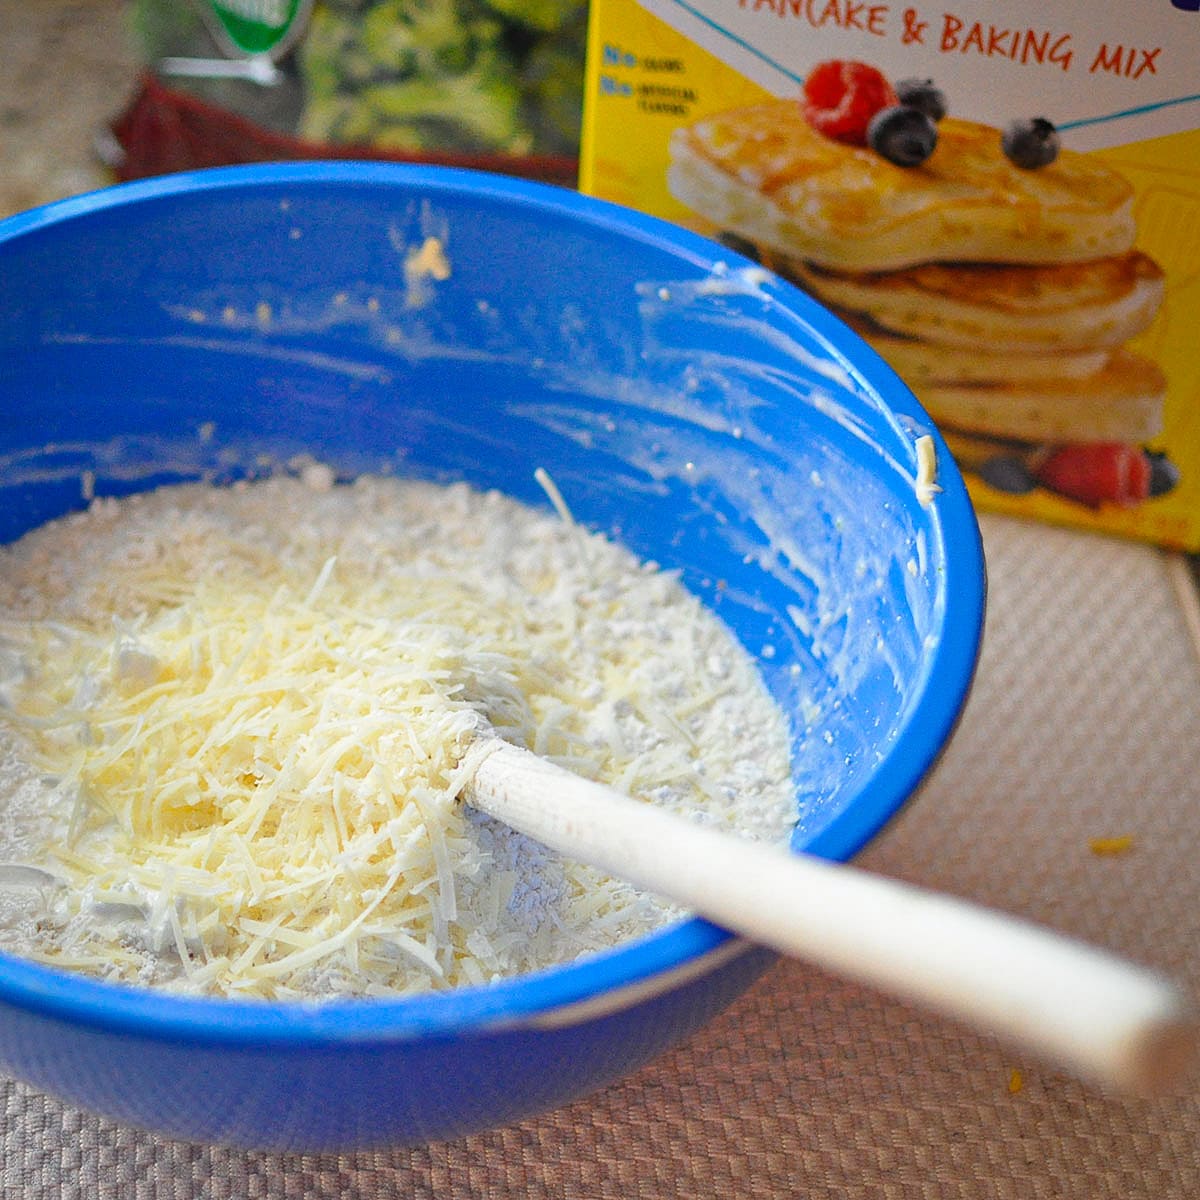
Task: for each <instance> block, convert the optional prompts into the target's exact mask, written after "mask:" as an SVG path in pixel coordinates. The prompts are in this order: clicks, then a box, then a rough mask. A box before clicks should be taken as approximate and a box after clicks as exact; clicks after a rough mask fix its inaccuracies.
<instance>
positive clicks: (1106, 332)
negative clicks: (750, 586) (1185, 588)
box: [580, 0, 1200, 551]
mask: <svg viewBox="0 0 1200 1200" xmlns="http://www.w3.org/2000/svg"><path fill="white" fill-rule="evenodd" d="M1197 63H1200V0H1139V2H1138V3H1136V4H1133V3H1126V4H1119V5H1118V4H1112V5H1109V4H1102V5H1098V4H1095V3H1093V2H1092V0H1052V2H1046V3H1041V4H1034V3H1032V2H1024V0H1022V2H1017V0H1013V2H1009V3H995V2H994V0H992V2H985V0H954V3H953V6H952V7H941V6H938V5H932V4H924V3H918V4H905V5H899V4H895V5H894V4H876V3H870V2H860V0H592V5H591V13H590V29H589V41H588V62H587V74H586V92H585V111H584V136H583V144H582V148H581V176H580V185H581V188H582V189H583V190H584V191H586V192H589V193H591V194H593V195H597V196H601V197H604V198H606V199H609V200H615V201H617V202H619V203H622V204H626V205H629V206H631V207H634V208H640V209H642V210H644V211H647V212H651V213H654V214H656V215H658V216H662V217H666V218H668V219H670V220H673V221H676V222H678V223H680V224H683V225H687V226H690V227H692V228H694V229H697V230H698V231H700V232H702V233H706V234H708V235H710V236H713V237H717V238H719V239H721V240H722V241H725V242H726V243H727V244H728V245H729V246H730V247H732V248H734V249H736V250H737V251H739V252H740V253H742V254H745V255H747V256H749V257H751V258H753V259H756V260H758V261H759V262H761V263H762V264H763V265H765V266H768V267H770V268H771V269H772V270H774V271H776V272H778V273H779V274H780V275H782V276H785V277H786V278H788V279H790V280H791V281H792V282H793V283H795V284H797V285H798V286H800V287H801V288H803V289H805V290H806V291H808V292H809V293H811V294H812V295H813V296H815V297H816V298H817V299H819V300H820V301H821V302H822V303H824V304H825V305H826V306H828V307H830V308H832V309H833V310H835V311H836V312H837V313H838V314H839V315H840V316H841V317H842V318H843V319H844V320H845V321H846V322H847V323H848V324H850V325H851V326H852V327H853V328H854V329H856V330H857V331H858V332H859V333H860V334H861V335H862V336H863V337H864V338H865V339H866V341H867V342H868V343H869V344H870V345H871V346H872V347H873V348H874V349H875V350H877V351H878V353H879V354H880V355H882V356H883V357H884V358H885V359H887V360H888V361H889V362H890V363H891V364H892V366H893V367H894V368H895V369H896V370H897V372H898V373H899V374H900V375H901V376H902V377H903V378H904V379H905V381H906V382H907V383H908V384H909V386H910V387H911V388H912V389H913V391H914V392H915V393H916V395H917V397H918V398H919V399H920V400H921V402H922V404H923V405H924V407H925V409H926V410H927V411H928V412H929V414H930V415H931V416H932V417H933V418H934V420H935V421H936V422H937V424H938V426H939V428H940V429H941V431H942V433H943V434H944V436H945V438H946V441H947V443H948V444H949V446H950V448H951V449H952V451H953V452H954V454H955V455H956V457H957V458H958V460H959V463H960V465H961V466H962V467H963V468H964V470H965V472H966V474H967V480H968V485H969V487H970V488H971V492H972V496H973V497H974V499H975V501H976V503H977V504H978V505H979V507H980V508H986V509H992V510H999V511H1004V512H1009V513H1017V514H1025V515H1030V516H1035V517H1040V518H1044V519H1047V520H1051V521H1056V522H1059V523H1071V524H1078V525H1082V526H1086V527H1090V528H1093V529H1098V530H1105V531H1108V532H1112V533H1117V534H1122V535H1126V536H1131V537H1138V538H1143V539H1146V540H1149V541H1154V542H1158V543H1161V544H1163V545H1166V546H1171V547H1176V548H1182V549H1188V550H1192V551H1195V550H1200V333H1198V332H1197V331H1198V329H1200V74H1198V73H1197V70H1196V66H1197Z"/></svg>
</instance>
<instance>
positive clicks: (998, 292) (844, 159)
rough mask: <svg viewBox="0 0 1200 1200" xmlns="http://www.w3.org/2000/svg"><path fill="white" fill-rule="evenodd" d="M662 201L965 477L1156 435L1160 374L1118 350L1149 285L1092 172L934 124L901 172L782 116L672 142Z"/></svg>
mask: <svg viewBox="0 0 1200 1200" xmlns="http://www.w3.org/2000/svg"><path fill="white" fill-rule="evenodd" d="M669 186H670V189H671V191H672V193H673V194H674V195H675V197H676V198H677V199H679V200H681V201H683V202H684V203H685V204H687V205H688V206H689V207H691V208H692V209H694V210H695V211H696V212H697V213H698V214H700V215H701V216H702V217H704V218H705V219H706V220H708V221H710V222H712V223H713V225H714V226H716V228H717V229H718V230H721V231H723V232H725V233H731V234H733V235H736V238H737V239H739V240H744V242H745V243H749V244H750V245H751V246H752V247H753V249H754V252H755V254H756V256H757V257H759V258H760V259H761V261H763V262H764V263H765V264H766V265H768V266H770V267H772V268H773V269H774V270H776V271H778V272H779V273H780V274H781V275H784V276H785V277H787V278H790V279H792V280H793V281H794V282H796V283H798V284H800V285H801V286H802V287H804V288H805V289H806V290H808V291H809V292H811V293H812V294H813V295H814V296H816V297H817V298H818V299H820V300H821V301H822V302H824V303H825V304H827V305H829V306H830V307H832V308H834V309H835V310H836V311H837V312H838V313H839V314H840V315H841V316H843V317H844V318H845V319H846V320H847V321H848V322H849V323H850V324H851V325H852V326H854V328H856V329H857V330H858V331H859V333H861V334H862V336H863V337H864V338H865V339H866V340H867V341H868V342H869V343H870V344H871V345H872V346H874V347H875V348H876V349H877V350H878V351H879V353H880V354H881V355H883V357H884V358H886V359H887V360H888V361H889V362H890V363H891V364H892V365H893V366H894V367H895V369H896V370H897V372H898V373H899V374H900V375H901V376H902V377H903V378H904V380H905V381H906V382H907V383H908V385H909V386H910V387H911V388H912V389H913V391H914V392H915V393H916V395H917V397H918V399H919V400H920V401H921V403H922V405H923V406H924V407H925V409H926V410H927V411H928V412H929V414H930V416H932V417H933V418H934V420H936V421H937V422H938V425H939V426H940V427H941V428H942V430H943V432H944V433H945V434H946V435H947V438H948V440H949V441H950V444H951V446H952V447H953V448H954V449H955V451H956V453H958V454H959V455H960V457H962V458H963V459H964V465H966V466H978V465H979V464H980V463H981V462H983V461H986V460H987V459H988V458H989V457H991V456H993V455H998V454H1009V455H1011V454H1013V453H1014V452H1015V453H1019V454H1025V455H1027V456H1028V457H1031V458H1035V457H1036V455H1037V454H1038V453H1045V452H1046V450H1047V448H1050V447H1061V446H1064V445H1073V444H1081V443H1082V444H1087V443H1101V442H1102V443H1122V444H1126V445H1129V446H1141V445H1142V444H1143V443H1145V442H1147V441H1149V440H1150V439H1152V438H1154V437H1155V436H1156V435H1157V434H1158V433H1159V432H1160V430H1161V428H1162V411H1163V400H1164V396H1165V392H1166V383H1165V380H1164V378H1163V375H1162V372H1161V371H1160V370H1159V368H1158V366H1157V365H1156V364H1155V363H1153V362H1151V361H1150V360H1148V359H1146V358H1143V357H1141V356H1140V355H1137V354H1134V353H1132V352H1131V351H1129V350H1127V349H1124V348H1123V344H1124V343H1125V342H1126V341H1127V340H1128V339H1129V338H1131V337H1133V336H1134V335H1135V334H1137V333H1139V332H1141V331H1142V330H1144V329H1145V328H1146V327H1147V326H1148V325H1149V324H1150V322H1151V321H1152V320H1153V319H1154V316H1155V314H1156V312H1157V311H1158V309H1159V306H1160V305H1161V303H1162V298H1163V275H1162V271H1161V269H1160V268H1159V267H1158V265H1157V264H1156V263H1155V262H1154V261H1153V260H1152V259H1150V258H1148V257H1147V256H1146V255H1145V254H1142V253H1140V252H1139V251H1137V250H1135V249H1133V243H1134V237H1135V233H1136V230H1135V227H1134V221H1133V211H1132V206H1133V189H1132V187H1131V186H1130V184H1129V183H1128V182H1127V181H1126V180H1125V179H1123V178H1122V177H1121V176H1120V175H1118V174H1116V173H1115V172H1114V171H1112V170H1110V169H1109V168H1107V167H1105V166H1103V165H1102V164H1100V163H1098V162H1096V161H1095V160H1093V159H1090V158H1088V157H1085V156H1083V155H1080V154H1075V153H1072V152H1070V151H1066V150H1064V151H1062V152H1061V153H1060V154H1059V156H1058V158H1057V160H1056V161H1055V162H1053V163H1051V164H1050V165H1048V166H1045V167H1041V168H1038V169H1036V170H1029V169H1023V168H1021V167H1018V166H1015V165H1014V164H1013V163H1011V162H1010V161H1009V160H1008V159H1007V158H1006V157H1005V155H1004V153H1003V150H1002V148H1001V143H1000V133H999V131H998V130H996V129H994V128H991V127H990V126H986V125H980V124H975V123H973V122H969V121H961V120H956V119H952V118H946V119H944V120H943V121H941V123H940V124H939V125H938V141H937V146H936V149H935V150H934V152H933V154H932V155H931V156H930V157H929V158H928V159H927V160H926V161H925V162H924V163H923V164H921V165H920V166H917V167H901V166H896V165H895V164H893V163H891V162H889V161H888V160H887V159H885V158H883V157H882V156H881V155H880V154H878V153H876V152H875V151H874V150H872V149H869V148H868V147H865V146H862V147H860V146H853V145H847V144H845V143H842V142H838V141H834V140H832V139H830V138H828V137H825V136H824V135H822V134H820V133H818V132H817V131H816V130H814V129H812V128H811V127H810V126H809V124H808V123H807V121H806V120H805V119H804V116H803V114H802V111H801V107H800V105H799V104H798V103H796V102H793V101H787V100H781V101H777V102H772V103H767V104H762V105H757V106H754V107H750V108H743V109H736V110H732V111H728V112H724V113H720V114H717V115H715V116H711V117H708V118H705V119H703V120H700V121H698V122H697V123H695V124H694V125H691V126H689V127H687V128H682V129H679V130H677V131H676V133H675V136H674V138H673V140H672V143H671V167H670V172H669Z"/></svg>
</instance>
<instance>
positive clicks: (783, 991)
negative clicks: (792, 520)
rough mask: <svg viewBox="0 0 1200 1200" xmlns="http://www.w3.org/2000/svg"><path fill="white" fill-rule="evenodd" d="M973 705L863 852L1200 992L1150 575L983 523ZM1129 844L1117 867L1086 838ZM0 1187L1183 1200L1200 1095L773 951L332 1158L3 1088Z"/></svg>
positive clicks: (1197, 922)
mask: <svg viewBox="0 0 1200 1200" xmlns="http://www.w3.org/2000/svg"><path fill="white" fill-rule="evenodd" d="M983 524H984V534H985V539H984V540H985V543H986V548H987V552H988V558H989V563H990V570H991V605H990V612H989V620H988V628H987V635H986V640H985V647H984V655H983V660H982V663H981V667H980V675H979V679H978V682H977V686H976V689H975V692H974V694H973V696H972V699H971V701H970V703H969V705H968V708H967V712H966V715H965V717H964V720H963V723H962V726H961V728H960V730H959V733H958V735H957V737H956V739H955V741H954V743H953V745H952V746H951V748H950V750H949V752H948V753H947V755H946V757H945V758H944V760H943V761H942V763H941V765H940V766H939V768H938V769H937V771H936V773H935V775H934V777H933V778H932V779H931V780H930V782H929V783H928V784H927V785H926V787H925V789H924V790H923V792H922V793H921V795H920V796H919V797H917V798H916V799H915V800H914V801H913V803H912V804H911V805H910V806H909V807H908V809H907V810H906V811H905V813H904V814H903V815H902V816H901V818H900V819H899V820H897V821H896V822H895V823H894V824H893V825H892V826H891V827H890V828H889V829H888V831H887V832H886V833H885V835H884V836H883V837H881V838H880V839H879V840H878V841H877V842H876V843H875V844H874V845H873V846H872V847H870V849H869V850H868V851H867V852H866V853H865V854H864V855H863V857H862V859H861V861H862V863H863V864H864V865H866V866H869V867H871V868H872V869H874V870H878V871H882V872H886V873H889V874H894V875H899V876H903V877H905V878H908V879H912V880H915V881H919V882H921V883H924V884H927V885H930V886H933V887H938V888H943V889H945V890H948V891H952V892H956V893H958V894H961V895H964V896H970V897H973V898H976V899H978V900H981V901H985V902H987V903H991V904H995V905H997V906H1000V907H1003V908H1005V909H1008V910H1010V911H1012V912H1016V913H1021V914H1024V915H1026V916H1029V917H1033V918H1035V919H1038V920H1041V921H1043V922H1046V923H1049V924H1052V925H1054V926H1056V927H1058V928H1060V929H1063V930H1066V931H1069V932H1072V933H1075V934H1078V935H1081V936H1083V937H1086V938H1089V939H1091V940H1093V941H1096V942H1098V943H1100V944H1102V945H1106V946H1109V947H1111V948H1113V949H1115V950H1118V951H1121V952H1123V953H1126V954H1128V955H1130V956H1133V957H1136V958H1138V959H1140V960H1142V961H1144V962H1147V963H1150V964H1152V965H1155V966H1158V967H1160V968H1163V969H1165V970H1168V971H1170V972H1171V973H1173V974H1175V975H1176V976H1177V977H1179V978H1180V979H1181V980H1182V981H1183V982H1184V983H1186V984H1187V985H1188V986H1190V987H1191V988H1192V989H1193V991H1194V992H1196V993H1197V994H1200V936H1198V935H1200V868H1198V866H1197V863H1198V862H1200V656H1198V654H1197V653H1196V652H1195V649H1194V647H1193V645H1192V643H1191V640H1190V637H1189V632H1188V625H1187V619H1186V615H1185V606H1184V605H1183V604H1182V603H1181V601H1180V597H1179V591H1178V588H1177V582H1178V581H1177V580H1176V578H1175V574H1174V567H1173V565H1172V562H1171V560H1169V559H1168V558H1166V557H1165V556H1163V555H1161V554H1160V553H1158V552H1157V551H1155V550H1152V549H1150V548H1148V547H1143V546H1137V545H1133V544H1128V543H1122V542H1115V541H1110V540H1106V539H1102V538H1097V537H1092V536H1088V535H1082V534H1077V533H1071V532H1067V531H1064V530H1057V529H1050V528H1043V527H1039V526H1035V525H1026V524H1022V523H1017V522H1013V521H1009V520H1005V519H1000V518H994V517H992V518H984V521H983ZM1125 835H1129V836H1131V837H1132V839H1133V840H1132V845H1131V846H1130V848H1129V849H1128V850H1127V851H1126V852H1124V853H1121V854H1115V855H1113V854H1098V853H1096V852H1095V850H1094V849H1093V847H1092V844H1091V843H1092V841H1093V839H1103V838H1119V837H1124V836H1125ZM0 1104H2V1117H0V1121H2V1124H0V1196H4V1197H8V1196H13V1197H17V1196H22V1197H29V1198H30V1200H40V1198H41V1197H51V1196H56V1197H57V1196H63V1197H76V1196H78V1197H85V1196H86V1197H104V1198H105V1200H109V1198H112V1200H117V1198H118V1197H119V1198H121V1200H146V1198H149V1197H154V1198H155V1200H159V1198H162V1200H166V1198H171V1200H190V1198H192V1197H206V1198H207V1197H213V1198H224V1197H229V1198H231V1200H232V1198H235V1197H236V1198H241V1197H262V1198H265V1200H275V1198H276V1197H278V1198H284V1197H287V1198H289V1200H308V1198H314V1200H315V1198H317V1197H322V1198H324V1197H344V1198H347V1200H351V1198H360V1197H361V1198H363V1200H382V1198H384V1197H392V1196H397V1197H399V1196H403V1197H420V1198H423V1197H438V1198H439V1200H440V1198H445V1197H485V1196H486V1197H494V1198H497V1200H507V1198H509V1197H512V1198H516V1197H521V1198H522V1200H540V1198H542V1197H547V1198H548V1197H556V1198H561V1197H570V1198H572V1200H576V1198H578V1200H601V1198H608V1197H613V1198H622V1200H651V1198H653V1200H658V1198H661V1197H689V1198H693V1197H694V1198H701V1197H713V1198H714V1200H715V1198H718V1197H720V1198H721V1200H728V1198H731V1197H756V1198H758V1197H784V1196H803V1197H852V1198H863V1200H866V1198H872V1200H874V1198H876V1197H879V1198H884V1200H910V1198H912V1200H942V1198H950V1197H963V1198H970V1200H975V1198H979V1200H983V1198H985V1197H986V1198H997V1200H1008V1198H1009V1197H1012V1198H1014V1200H1016V1198H1018V1197H1019V1198H1020V1200H1043V1198H1044V1200H1051V1198H1053V1200H1109V1198H1112V1200H1117V1198H1120V1200H1185V1198H1186V1200H1194V1198H1195V1197H1197V1196H1200V1100H1197V1098H1196V1095H1195V1094H1191V1095H1186V1096H1184V1095H1181V1096H1179V1097H1177V1098H1174V1099H1169V1100H1161V1101H1155V1102H1140V1101H1139V1102H1130V1101H1123V1100H1116V1099H1113V1098H1109V1097H1105V1096H1102V1095H1100V1094H1098V1093H1097V1092H1095V1091H1092V1090H1090V1089H1088V1088H1085V1087H1083V1086H1081V1085H1080V1084H1078V1083H1076V1082H1074V1081H1073V1080H1070V1079H1067V1078H1064V1077H1063V1076H1061V1075H1059V1074H1057V1073H1055V1072H1053V1071H1048V1070H1046V1069H1044V1068H1043V1067H1042V1066H1041V1065H1040V1064H1038V1063H1036V1062H1031V1061H1026V1060H1025V1059H1024V1058H1022V1057H1021V1056H1020V1055H1019V1054H1015V1053H1013V1052H1012V1051H1010V1050H1009V1049H1008V1048H1006V1047H1003V1046H999V1045H997V1044H995V1043H994V1042H992V1041H990V1040H988V1039H986V1038H983V1037H979V1036H976V1035H975V1034H973V1033H969V1032H966V1031H964V1030H962V1029H960V1028H958V1027H956V1026H952V1025H950V1024H947V1023H945V1022H942V1021H940V1020H938V1019H935V1018H931V1017H928V1016H926V1015H924V1014H922V1013H918V1012H915V1011H913V1010H910V1009H908V1008H905V1007H904V1006H901V1005H899V1004H896V1003H895V1002H892V1001H890V1000H887V999H885V998H882V997H879V996H876V995H874V994H871V993H868V992H865V991H863V990H861V989H859V988H857V987H853V986H850V985H846V984H843V983H841V982H839V981H836V980H833V979H830V978H828V977H826V976H823V975H820V974H817V973H815V972H813V971H811V970H809V969H807V968H805V967H803V966H801V965H799V964H794V963H782V964H780V965H779V966H777V967H776V968H775V969H774V970H773V971H771V972H770V973H769V974H768V975H767V976H766V977H765V978H764V979H763V980H761V981H760V983H759V984H758V985H757V986H756V987H755V988H754V989H753V990H752V991H751V992H749V993H748V994H747V995H746V996H744V997H743V998H742V1000H741V1001H740V1002H739V1003H737V1004H736V1005H735V1006H734V1007H733V1008H731V1009H729V1010H728V1011H727V1012H726V1013H724V1014H723V1015H722V1016H721V1017H719V1018H718V1019H717V1020H716V1021H715V1022H713V1023H712V1024H711V1025H709V1026H708V1027H707V1028H706V1029H704V1030H703V1031H701V1032H700V1033H699V1034H698V1035H696V1036H695V1037H694V1038H693V1039H692V1040H691V1041H690V1042H688V1043H687V1044H685V1045H684V1046H682V1047H680V1048H679V1049H677V1050H675V1051H674V1052H672V1053H670V1054H667V1055H665V1056H664V1057H662V1058H660V1059H658V1060H657V1061H656V1062H654V1063H652V1064H651V1065H650V1066H648V1067H646V1068H644V1069H643V1070H642V1071H640V1072H639V1073H637V1074H636V1075H634V1076H632V1077H630V1078H629V1079H627V1080H625V1081H624V1082H622V1083H620V1084H618V1085H616V1086H613V1087H611V1088H609V1089H608V1090H606V1091H604V1092H601V1093H599V1094H598V1095H595V1096H593V1097H590V1098H588V1099H585V1100H583V1101H580V1102H578V1103H576V1104H574V1105H571V1106H569V1107H567V1108H564V1109H561V1110H559V1111H557V1112H554V1113H551V1114H549V1115H547V1116H544V1117H542V1118H540V1119H537V1120H532V1121H527V1122H525V1123H524V1124H521V1125H518V1126H513V1127H510V1128H506V1129H502V1130H497V1131H494V1132H492V1133H489V1134H485V1135H481V1136H478V1137H474V1138H469V1139H465V1140H462V1141H458V1142H452V1143H444V1144H439V1145H435V1146H430V1147H425V1148H420V1149H416V1150H404V1151H380V1152H373V1153H362V1154H357V1155H351V1156H345V1157H337V1156H317V1157H302V1156H286V1155H274V1154H271V1155H268V1154H246V1153H243V1152H239V1151H232V1150H226V1149H222V1148H214V1147H207V1146H192V1145H184V1144H179V1143H171V1142H161V1141H157V1140H155V1139H153V1138H149V1137H146V1136H145V1135H142V1134H140V1133H137V1132H134V1131H132V1130H128V1129H124V1128H122V1127H120V1126H117V1125H114V1124H112V1123H111V1122H108V1121H104V1120H99V1119H97V1118H95V1117H92V1116H89V1115H84V1114H81V1113H79V1112H76V1111H75V1110H73V1109H68V1108H64V1107H63V1106H61V1105H59V1104H58V1103H57V1102H55V1101H53V1100H50V1099H48V1098H46V1097H44V1096H42V1095H40V1094H38V1093H36V1092H33V1091H31V1090H29V1089H27V1088H25V1087H23V1086H22V1085H20V1084H16V1083H4V1082H0Z"/></svg>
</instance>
